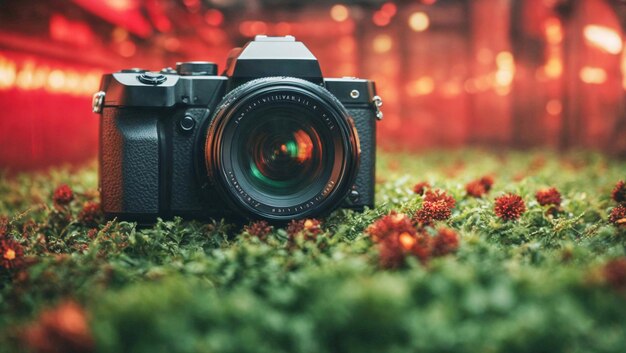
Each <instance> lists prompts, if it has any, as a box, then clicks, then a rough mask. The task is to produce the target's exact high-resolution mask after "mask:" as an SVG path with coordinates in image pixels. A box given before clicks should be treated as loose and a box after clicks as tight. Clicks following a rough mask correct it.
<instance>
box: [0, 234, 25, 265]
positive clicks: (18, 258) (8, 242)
mask: <svg viewBox="0 0 626 353" xmlns="http://www.w3.org/2000/svg"><path fill="white" fill-rule="evenodd" d="M23 263H24V250H23V249H22V246H21V245H20V244H19V243H17V242H16V241H15V240H13V239H11V238H8V237H5V238H4V239H0V266H2V267H4V268H5V269H7V270H10V269H14V268H19V267H20V266H22V264H23Z"/></svg>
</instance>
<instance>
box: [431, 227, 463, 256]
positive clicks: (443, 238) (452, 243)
mask: <svg viewBox="0 0 626 353" xmlns="http://www.w3.org/2000/svg"><path fill="white" fill-rule="evenodd" d="M432 244H433V245H432V254H433V255H434V256H443V255H447V254H451V253H453V252H455V251H456V250H457V249H458V248H459V236H458V235H457V233H456V232H455V231H454V230H452V229H450V228H441V229H439V231H438V232H437V235H436V236H435V237H434V238H433V241H432Z"/></svg>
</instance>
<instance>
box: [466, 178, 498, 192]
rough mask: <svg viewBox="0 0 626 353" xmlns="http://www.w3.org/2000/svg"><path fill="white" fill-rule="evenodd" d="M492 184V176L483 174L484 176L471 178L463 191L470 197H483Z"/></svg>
mask: <svg viewBox="0 0 626 353" xmlns="http://www.w3.org/2000/svg"><path fill="white" fill-rule="evenodd" d="M492 186H493V177H492V176H490V175H485V176H484V177H482V178H480V179H476V180H472V181H470V182H469V183H467V184H466V185H465V192H466V193H467V195H469V196H472V197H483V195H484V194H486V193H488V192H489V191H490V190H491V187H492Z"/></svg>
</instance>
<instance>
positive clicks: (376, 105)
mask: <svg viewBox="0 0 626 353" xmlns="http://www.w3.org/2000/svg"><path fill="white" fill-rule="evenodd" d="M372 104H374V108H376V119H378V120H383V112H382V111H381V110H380V107H382V105H383V99H382V98H380V96H374V98H372Z"/></svg>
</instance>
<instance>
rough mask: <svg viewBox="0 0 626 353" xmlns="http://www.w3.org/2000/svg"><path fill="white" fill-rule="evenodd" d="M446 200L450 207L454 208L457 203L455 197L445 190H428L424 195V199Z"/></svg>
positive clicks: (430, 200)
mask: <svg viewBox="0 0 626 353" xmlns="http://www.w3.org/2000/svg"><path fill="white" fill-rule="evenodd" d="M440 200H442V201H444V202H445V203H446V205H447V206H448V208H449V209H453V208H454V206H455V205H456V201H455V200H454V198H453V197H452V196H450V195H448V193H446V192H445V191H443V190H434V191H430V190H429V191H427V192H426V194H425V196H424V201H429V202H434V201H440Z"/></svg>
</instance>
